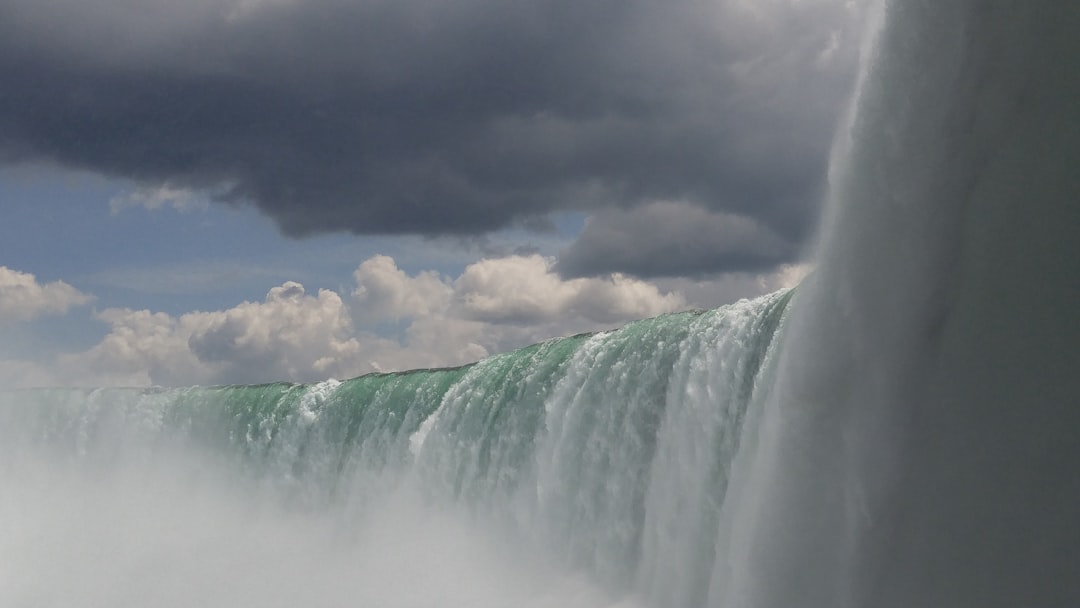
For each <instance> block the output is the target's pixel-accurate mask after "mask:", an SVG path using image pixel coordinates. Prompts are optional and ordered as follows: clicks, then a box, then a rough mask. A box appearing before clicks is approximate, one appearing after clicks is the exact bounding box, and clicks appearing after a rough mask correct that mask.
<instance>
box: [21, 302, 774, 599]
mask: <svg viewBox="0 0 1080 608" xmlns="http://www.w3.org/2000/svg"><path fill="white" fill-rule="evenodd" d="M791 296H792V292H780V293H777V294H773V295H770V296H765V297H763V298H759V299H757V300H754V301H744V302H740V303H738V304H735V305H732V306H728V307H724V308H721V309H718V310H713V311H706V312H689V313H681V314H674V315H666V316H663V317H658V318H655V319H649V320H645V321H641V322H637V323H632V324H630V325H628V326H626V327H624V328H622V329H620V330H617V331H613V332H604V333H599V334H594V335H582V336H576V337H571V338H565V339H558V340H552V341H549V342H545V343H543V344H538V345H535V346H532V347H529V348H526V349H522V350H520V351H516V352H512V353H508V354H505V355H498V356H495V357H491V358H489V359H486V360H483V361H480V362H478V363H476V364H474V365H472V366H468V367H464V368H458V369H447V370H423V371H416V372H409V373H401V374H383V375H371V376H365V377H361V378H357V379H353V380H349V381H346V382H336V381H328V382H324V383H320V384H317V385H310V386H301V385H292V384H272V385H263V386H233V387H217V388H189V389H156V390H149V391H147V390H135V389H102V390H95V391H79V390H39V391H19V392H12V393H5V394H0V460H2V461H3V462H4V463H5V464H4V465H3V466H0V473H2V479H0V481H2V482H3V485H4V486H6V487H8V488H11V489H13V491H15V492H17V493H18V494H19V495H14V494H8V495H7V496H6V497H4V498H0V515H4V516H6V517H7V518H8V520H9V521H15V522H18V523H15V524H13V529H12V531H11V534H9V535H8V536H7V537H6V540H5V536H3V535H0V553H4V554H9V555H10V554H13V553H14V552H15V551H16V550H18V548H19V547H22V548H23V550H25V547H24V545H25V543H27V542H29V541H28V540H27V538H26V535H25V534H23V533H21V532H18V531H17V530H15V528H22V527H24V525H26V524H27V523H29V524H30V527H31V528H33V527H34V526H38V527H41V528H51V525H50V524H49V523H48V521H47V520H45V521H42V520H39V519H38V518H37V517H35V516H34V514H33V511H34V510H35V509H39V508H40V507H41V504H39V503H40V502H44V503H49V504H52V503H55V502H57V501H61V502H64V501H73V502H75V503H80V504H81V503H83V502H85V500H86V496H87V495H89V496H97V498H96V499H94V500H92V501H91V502H93V503H94V506H93V507H92V508H91V511H92V513H91V514H89V515H92V517H89V516H88V514H86V513H83V512H82V507H79V508H75V509H74V510H73V511H68V510H64V509H61V513H60V514H59V515H60V518H61V519H64V520H68V521H69V525H70V526H71V527H72V528H76V529H78V530H79V535H77V536H85V535H86V534H87V533H89V534H90V539H88V540H85V542H81V543H80V542H74V541H72V540H71V539H70V538H69V539H66V540H62V539H54V540H55V542H56V543H57V545H58V546H63V545H64V544H67V543H71V544H74V545H75V546H85V547H86V550H87V551H92V550H96V549H93V547H95V546H99V545H103V546H104V547H106V548H105V549H103V550H102V555H103V556H109V557H108V558H109V560H110V561H112V560H118V561H120V562H122V563H123V562H125V560H126V561H127V562H130V565H129V566H127V567H126V568H127V569H128V570H130V571H135V572H138V571H139V570H140V569H141V568H142V567H143V566H141V565H140V564H142V562H144V561H145V560H146V558H144V557H141V556H143V555H144V554H147V553H149V554H151V555H154V556H156V557H155V559H156V560H158V562H159V563H162V564H165V565H166V566H167V567H169V568H170V569H172V568H175V569H176V570H175V571H177V572H188V571H190V570H191V564H190V562H188V561H185V559H183V558H182V557H183V556H180V557H178V556H176V555H174V549H175V545H176V540H175V539H172V540H169V539H170V538H171V537H170V536H169V535H168V534H166V535H164V536H157V533H156V532H154V531H153V530H151V531H147V530H146V529H145V528H146V527H150V528H151V529H153V528H155V527H156V526H158V525H160V526H163V527H165V528H170V529H173V528H172V525H171V524H170V523H169V522H176V523H175V526H176V527H175V528H174V530H176V531H180V530H185V529H186V528H187V527H189V526H194V527H195V528H197V530H196V531H194V532H187V531H185V532H178V533H180V534H181V535H185V534H193V535H194V536H195V537H197V538H201V537H203V536H205V537H213V536H214V534H220V535H222V536H225V537H228V536H231V535H232V534H233V532H232V528H238V529H240V530H244V531H246V532H244V534H251V535H260V534H262V535H265V534H267V533H266V531H265V530H263V529H262V528H259V529H258V530H257V531H252V530H249V529H248V526H247V525H241V526H236V520H237V519H239V520H243V515H242V513H243V512H245V511H247V510H251V511H252V513H253V517H255V518H256V519H257V520H259V518H263V519H262V521H264V522H273V523H272V525H271V524H270V523H268V524H267V526H268V527H270V528H273V529H274V530H275V531H274V532H272V533H269V536H266V538H271V539H272V538H275V537H276V536H277V535H281V534H282V530H285V529H291V528H297V529H301V530H309V531H310V529H311V528H312V527H314V528H316V529H318V528H319V527H320V526H321V527H323V528H325V529H331V530H333V535H334V536H335V537H336V538H337V540H336V541H335V542H334V543H331V546H330V547H326V546H324V545H323V544H318V543H317V544H316V546H315V547H314V548H313V547H311V546H310V543H308V541H299V540H297V539H294V538H292V536H291V535H290V534H288V533H285V540H284V541H282V540H280V539H278V540H275V541H274V543H273V544H272V545H271V546H268V547H265V548H263V544H262V543H261V542H260V543H254V542H252V541H251V540H250V538H247V537H246V536H244V537H242V538H240V539H239V540H237V541H236V543H230V546H233V545H236V546H234V547H233V549H232V550H240V551H241V552H243V549H242V548H243V547H244V546H245V544H247V545H248V546H249V547H260V552H263V551H267V550H268V551H271V552H273V551H276V550H277V549H276V548H275V547H276V546H277V545H278V544H279V543H284V544H285V546H299V547H300V549H299V550H300V551H301V553H300V554H299V555H298V556H297V558H298V559H301V560H311V559H314V560H316V562H319V561H322V560H325V559H327V557H326V556H327V555H337V554H339V553H340V555H341V557H342V559H346V560H353V561H354V562H355V563H356V566H357V567H362V566H364V565H365V564H367V563H368V562H370V561H372V560H375V561H378V560H379V559H381V558H388V557H392V556H395V555H400V556H401V557H400V559H401V560H403V561H405V562H408V563H415V564H417V565H418V566H419V565H423V569H422V571H417V572H415V573H414V575H413V577H412V580H414V581H416V583H417V584H420V585H421V586H423V585H425V584H427V581H429V580H431V579H432V577H434V578H435V580H439V579H438V576H437V575H435V574H433V573H431V572H427V571H426V570H427V569H436V570H441V569H442V568H443V567H444V566H443V565H442V564H441V559H440V560H439V562H440V563H435V564H432V563H430V560H431V556H433V555H439V554H440V552H445V545H446V543H447V542H449V543H450V544H451V545H452V546H454V547H455V549H454V551H453V553H455V554H457V553H461V554H462V555H463V556H467V555H479V557H476V558H475V559H473V561H472V563H471V565H470V566H469V568H468V570H467V571H463V572H459V574H458V575H457V580H459V581H460V584H461V587H460V588H457V587H455V589H454V593H451V594H449V595H447V594H446V593H445V592H443V595H441V596H439V597H435V596H434V595H432V596H430V597H429V596H421V597H422V598H423V599H422V600H419V603H415V601H414V600H415V599H416V596H415V595H408V594H405V595H402V592H401V590H399V589H388V588H385V582H384V581H383V580H382V578H383V577H379V580H373V579H371V578H370V577H369V578H365V576H364V574H363V573H359V572H356V573H354V574H355V576H359V577H361V578H362V579H364V580H365V581H366V583H365V585H364V587H365V589H366V593H368V594H369V596H368V597H371V596H370V594H371V593H372V590H373V589H382V591H380V592H378V593H377V594H376V596H375V598H376V599H377V603H378V605H382V606H412V605H425V606H426V605H440V606H442V605H462V606H488V605H490V606H497V605H507V604H508V603H509V604H514V605H537V606H547V605H558V606H581V607H582V608H586V607H590V608H591V607H598V606H605V605H611V604H613V603H615V602H624V605H626V606H630V605H631V604H640V605H648V606H672V607H675V606H687V607H691V606H700V605H702V602H703V601H704V600H705V597H706V594H707V591H708V585H709V578H710V576H711V572H712V568H713V562H714V559H715V555H716V553H717V550H716V543H717V542H718V540H719V536H718V531H719V513H720V509H721V506H722V504H723V502H724V497H725V495H726V488H727V478H728V471H729V468H730V463H731V460H732V458H733V457H734V454H735V453H736V452H737V450H738V448H739V441H740V436H741V430H742V428H743V426H744V421H745V419H746V417H747V413H748V411H749V410H751V409H752V408H753V407H754V404H755V403H756V402H757V401H759V399H758V395H759V394H760V389H761V387H762V386H766V385H767V384H768V380H767V378H768V375H769V372H768V361H769V360H770V359H769V358H770V354H771V353H772V352H773V351H774V349H775V344H774V335H775V334H776V332H777V331H778V328H779V327H780V324H781V321H782V318H783V314H784V311H785V309H786V307H787V303H788V301H789V299H790V298H791ZM41 480H50V481H48V482H42V481H41ZM43 484H44V485H45V486H47V487H42V486H43ZM48 488H52V489H51V490H50V489H48ZM100 488H111V490H110V491H109V492H106V493H105V495H101V490H100ZM144 489H145V490H146V493H144V491H143V490H144ZM43 492H44V493H43ZM189 495H190V496H189ZM25 496H29V497H34V496H37V497H38V499H39V501H38V502H34V500H33V499H31V500H29V502H28V501H27V500H26V499H24V498H23V497H25ZM161 496H165V497H167V500H165V501H164V502H165V504H161V502H162V501H161V500H160V497H161ZM224 497H229V498H227V499H225V498H224ZM113 501H118V502H117V503H115V504H114V502H113ZM189 502H191V503H193V504H189ZM132 504H134V505H138V507H137V508H136V509H135V510H136V511H138V512H139V516H138V517H135V518H134V521H135V522H136V523H133V521H132V520H131V519H129V518H131V517H132V515H133V513H132V512H131V508H130V507H129V506H128V505H132ZM199 504H202V505H203V506H204V507H206V506H207V505H208V508H209V512H208V513H202V514H200V515H198V518H197V519H198V522H196V523H193V522H190V521H187V518H189V517H190V516H191V515H190V514H191V513H200V511H199V509H200V507H199V506H198V505H199ZM53 507H55V505H53ZM147 510H151V511H157V512H158V513H159V515H158V516H153V515H149V514H147V513H146V511H147ZM113 513H124V514H125V515H124V516H120V515H116V516H113V515H112V514H113ZM267 513H269V514H270V515H267ZM144 518H145V519H144ZM222 518H224V520H222ZM20 519H21V520H22V521H21V522H20V521H19V520H20ZM72 519H74V520H75V521H71V520H72ZM80 521H81V522H82V523H78V522H80ZM140 521H141V523H137V522H140ZM431 522H440V523H439V525H438V528H437V530H430V526H431ZM81 526H85V527H81ZM139 526H142V528H140V527H139ZM223 526H230V528H229V530H228V531H225V530H223V529H222V527H223ZM387 529H394V530H398V531H399V532H397V533H396V534H394V535H392V537H390V538H387V537H385V536H384V535H380V532H379V530H382V531H383V532H385V530H387ZM110 530H111V532H110ZM129 531H130V532H129ZM448 531H450V532H448ZM129 533H130V534H131V535H132V536H128V534H129ZM448 533H449V534H450V535H451V537H452V538H450V539H449V541H448V540H447V538H446V536H447V534H448ZM113 534H119V535H120V536H121V537H128V538H131V539H136V540H137V543H136V546H135V547H134V548H130V547H127V545H126V544H125V543H123V542H119V543H117V542H115V541H108V542H106V541H103V540H102V538H105V539H108V538H110V536H111V535H113ZM325 534H327V532H325V531H323V532H316V533H315V537H316V538H318V537H320V535H325ZM43 535H44V536H45V537H48V536H49V534H48V533H43ZM373 537H374V538H377V539H378V542H381V543H386V544H387V545H388V546H384V547H380V546H374V545H372V544H371V541H370V539H371V538H373ZM13 538H14V539H21V540H19V542H18V543H15V544H14V545H13V544H12V542H13V541H12V540H11V539H13ZM159 541H161V542H164V543H165V545H164V546H161V545H159V544H158V542H159ZM321 542H322V541H320V543H321ZM19 543H23V544H19ZM110 543H112V544H113V545H116V546H115V547H114V548H113V549H112V550H110V549H108V546H109V544H110ZM338 543H340V544H338ZM144 544H146V545H148V546H144ZM180 544H181V546H183V543H180ZM210 544H212V545H215V544H214V543H210ZM214 550H215V551H221V549H220V547H217V546H216V545H215V546H214ZM184 551H186V552H187V553H188V554H189V555H188V558H189V559H190V554H194V553H197V549H192V548H190V547H188V548H184ZM304 551H308V552H312V553H314V555H305V554H304V553H303V552H304ZM356 551H359V553H358V554H357V553H355V552H356ZM402 552H404V553H402ZM65 554H66V550H65ZM380 556H381V557H380ZM234 559H235V556H234ZM244 559H245V560H248V561H253V562H254V563H255V564H257V565H256V566H255V567H254V569H261V568H263V567H265V568H266V569H267V570H269V571H273V570H274V568H275V567H276V566H275V565H274V564H266V565H261V564H262V562H261V560H260V559H254V560H252V558H251V557H244ZM442 559H445V556H444V558H442ZM450 559H455V558H454V557H450ZM462 559H465V563H468V562H469V560H468V559H466V558H464V557H463V558H462ZM42 560H43V561H44V562H46V563H44V564H41V565H43V566H46V567H49V566H51V567H56V566H57V564H61V565H63V568H62V569H64V568H66V569H67V570H68V571H69V572H70V574H69V575H68V577H66V578H67V580H74V581H79V580H81V579H82V578H83V577H85V576H86V574H85V573H86V572H95V571H96V570H97V569H96V567H95V566H93V565H92V564H81V565H80V564H79V563H74V564H72V563H70V561H69V560H65V559H64V558H62V557H60V556H51V557H43V558H42ZM151 561H153V560H151ZM507 564H515V565H514V566H512V567H511V566H508V565H507ZM342 568H344V566H342V565H340V564H339V563H338V562H337V561H335V562H334V566H333V568H330V571H334V572H337V571H339V570H341V569H342ZM325 572H327V567H326V566H322V567H320V568H319V569H318V573H316V574H312V576H316V577H322V576H324V573H325ZM539 572H549V573H551V574H547V575H544V576H546V577H548V579H547V580H546V582H543V583H540V582H537V581H538V579H537V577H538V576H539V575H538V574H537V573H539ZM105 574H109V573H105ZM196 575H198V576H202V577H205V576H206V575H205V574H204V573H201V572H199V571H198V569H197V568H196V569H195V570H194V574H186V575H185V576H189V577H190V576H196ZM111 576H112V577H113V580H109V579H108V577H107V576H105V575H104V574H103V575H102V578H97V577H94V576H90V577H89V578H90V580H91V582H90V583H85V582H84V583H82V584H81V586H79V585H76V586H75V587H74V588H70V589H69V588H67V587H65V586H64V585H60V586H59V587H58V589H61V590H63V589H67V592H66V593H67V594H66V595H56V593H58V591H56V589H57V588H54V587H52V586H51V584H52V583H53V581H52V579H51V577H50V580H49V581H48V582H49V584H48V585H47V584H46V582H45V581H42V580H38V578H35V577H34V576H30V577H27V578H26V579H22V580H8V581H0V603H5V602H4V600H12V599H19V598H27V597H30V598H36V599H34V602H37V603H39V604H43V605H50V604H49V601H48V600H50V599H51V600H56V601H55V602H54V603H53V604H52V605H59V604H62V603H63V602H62V601H60V600H61V599H63V598H70V597H73V596H77V595H79V594H89V595H87V596H86V597H89V598H90V600H88V603H87V602H85V601H84V602H83V605H106V604H109V602H111V601H113V599H112V598H114V596H113V595H108V594H106V595H105V596H101V595H98V596H95V595H94V590H95V589H98V588H99V587H100V588H104V589H105V590H109V591H110V592H112V591H113V590H115V589H125V588H127V586H129V585H131V584H132V583H131V582H130V581H129V580H125V579H124V577H123V576H117V575H116V574H115V573H111ZM129 576H130V575H129ZM492 577H495V579H497V580H495V581H493V580H491V578H492ZM541 578H543V577H541ZM560 581H561V582H560ZM568 581H569V582H568ZM237 584H238V585H242V584H244V581H239V582H238V583H237ZM493 586H494V590H493ZM88 587H89V588H90V589H89V590H88ZM345 587H348V588H349V593H348V594H345V593H343V594H342V595H341V596H340V597H338V596H336V595H333V594H331V595H329V596H327V597H331V598H332V600H330V603H331V605H337V604H341V605H353V604H352V603H349V602H351V601H353V600H354V599H355V597H356V596H355V594H356V593H359V592H358V591H356V589H353V588H352V587H355V585H351V586H350V585H346V586H345ZM504 587H506V588H504ZM543 587H552V588H554V589H558V591H555V592H552V591H551V589H546V590H545V589H543ZM196 588H197V587H196ZM331 588H332V586H331ZM98 590H99V591H100V589H98ZM147 593H150V594H151V595H153V592H147ZM217 593H222V592H221V591H218V592H217ZM478 593H479V594H480V595H479V596H478V595H477V594H478ZM455 594H456V595H455ZM520 594H524V596H522V595H520ZM155 597H156V598H157V599H156V602H157V603H155V604H153V605H159V604H161V602H162V601H164V600H162V599H161V597H160V596H155ZM178 597H179V598H181V599H183V600H185V601H192V598H191V596H190V594H180V595H179V596H178ZM221 597H234V593H232V592H230V593H227V594H225V595H223V596H221ZM252 597H258V598H259V601H261V602H269V603H270V604H269V605H275V602H276V601H277V600H276V599H275V598H274V597H267V596H265V595H260V594H256V595H255V596H252ZM42 598H45V600H44V601H43V600H42ZM57 598H59V599H57ZM349 598H352V599H349ZM409 598H412V599H409ZM485 598H488V599H485ZM538 598H539V599H538ZM215 601H216V600H215ZM410 601H413V602H414V603H409V602H410ZM530 602H532V603H531V604H530ZM32 603H33V602H32ZM119 605H134V604H124V603H123V602H121V603H120V604H119ZM215 605H226V604H224V603H218V604H215ZM228 605H235V604H228ZM244 605H246V604H244ZM262 605H266V604H265V603H264V604H262Z"/></svg>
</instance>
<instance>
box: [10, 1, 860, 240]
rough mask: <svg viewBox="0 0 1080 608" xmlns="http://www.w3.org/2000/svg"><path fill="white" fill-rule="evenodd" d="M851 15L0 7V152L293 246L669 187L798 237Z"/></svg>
mask: <svg viewBox="0 0 1080 608" xmlns="http://www.w3.org/2000/svg"><path fill="white" fill-rule="evenodd" d="M848 4H849V3H847V2H843V1H842V0H813V1H803V2H798V1H796V0H762V1H760V2H754V3H745V2H737V1H735V0H717V1H716V2H698V1H696V0H670V1H668V2H664V3H659V2H648V1H645V0H619V1H617V2H616V1H612V0H544V1H542V2H535V1H517V0H510V1H507V0H464V1H462V2H452V3H449V2H436V1H434V0H394V1H389V0H355V1H346V0H306V1H304V2H289V1H283V0H275V1H267V0H264V1H263V2H254V1H252V0H243V1H241V0H236V1H228V0H219V1H210V0H205V1H199V2H165V1H164V0H152V1H148V2H138V3H132V2H129V1H127V0H104V1H102V2H94V3H87V2H81V1H76V0H58V1H55V2H39V1H38V0H0V82H3V83H4V86H3V88H2V90H0V162H4V163H14V162H20V161H40V160H46V161H51V162H58V163H61V164H63V165H67V166H72V167H80V168H85V169H90V170H93V171H96V172H99V173H103V174H106V175H111V176H120V177H126V178H133V179H135V180H138V181H140V182H142V183H144V184H147V185H148V186H150V187H156V186H161V185H164V184H168V185H170V187H174V188H197V189H206V190H207V191H209V192H212V193H213V194H214V196H215V197H216V199H217V200H219V201H222V202H226V203H232V204H241V203H246V204H254V205H256V206H258V208H259V209H261V210H262V211H263V212H265V213H266V214H268V215H269V216H271V217H273V218H274V219H275V220H276V221H277V222H278V224H279V225H280V227H281V228H282V230H283V231H284V232H285V233H287V234H290V235H304V234H309V233H313V232H319V231H336V230H341V231H351V232H355V233H421V234H480V233H483V232H486V231H490V230H493V229H496V228H499V227H502V226H506V225H509V224H512V223H514V222H522V223H524V224H528V223H529V222H536V221H538V220H542V218H543V216H544V215H545V214H547V213H550V212H552V211H556V210H585V211H597V210H601V209H607V208H612V207H623V208H629V207H633V206H636V205H640V204H644V203H648V202H652V201H656V200H682V201H688V202H690V203H692V204H694V205H697V206H698V207H701V208H703V209H709V210H712V211H726V212H730V213H736V214H740V215H745V216H747V217H750V218H752V219H753V220H754V221H755V222H758V223H760V224H761V225H762V226H765V227H767V228H768V229H769V230H771V231H773V232H775V233H776V234H778V235H779V236H780V237H781V238H783V239H785V240H787V241H790V242H799V241H801V240H802V239H803V238H805V236H806V234H807V233H808V225H809V221H810V218H812V217H815V215H816V206H817V199H818V197H819V193H820V189H821V187H822V182H823V179H824V168H825V163H826V157H827V150H828V147H829V142H830V137H831V133H832V129H833V125H834V123H835V119H836V117H837V115H838V112H839V110H840V107H841V105H842V101H843V100H844V99H845V98H846V96H847V92H848V91H849V89H850V84H851V75H852V70H853V66H854V54H855V53H854V48H855V46H856V44H855V39H854V38H855V35H854V32H855V30H856V29H857V28H856V27H855V23H856V22H857V21H858V19H857V18H856V13H858V12H859V9H858V8H852V7H851V6H848ZM605 217H607V216H605Z"/></svg>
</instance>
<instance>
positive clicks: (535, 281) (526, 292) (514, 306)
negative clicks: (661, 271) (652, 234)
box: [454, 255, 686, 324]
mask: <svg viewBox="0 0 1080 608" xmlns="http://www.w3.org/2000/svg"><path fill="white" fill-rule="evenodd" d="M553 267H554V261H553V260H552V259H550V258H545V257H542V256H539V255H530V256H511V257H505V258H497V259H488V260H480V261H479V262H476V263H474V264H470V265H469V266H468V267H466V268H465V271H464V272H463V273H462V274H461V276H460V277H458V279H457V280H456V281H454V296H455V299H456V300H457V302H458V303H459V304H460V306H461V307H462V308H463V310H464V311H465V313H466V315H467V316H468V317H469V318H473V319H478V320H483V321H489V322H509V323H519V324H521V323H538V322H549V321H553V320H556V319H559V318H567V317H571V318H572V317H582V318H584V319H587V320H589V321H595V322H598V323H612V322H617V321H627V320H630V319H634V318H641V317H649V316H654V315H657V314H660V313H664V312H670V311H673V310H677V309H679V308H682V307H684V306H685V305H686V302H685V301H684V300H683V299H682V296H680V295H679V294H674V293H672V294H663V293H661V292H660V290H659V289H657V287H656V286H655V285H653V284H651V283H646V282H644V281H640V280H637V279H632V278H628V277H624V276H622V275H619V274H613V275H610V276H609V277H606V278H587V279H570V280H565V279H562V278H561V277H559V275H558V274H557V273H556V272H555V271H554V270H553Z"/></svg>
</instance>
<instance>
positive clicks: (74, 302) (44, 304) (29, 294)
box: [0, 266, 94, 324]
mask: <svg viewBox="0 0 1080 608" xmlns="http://www.w3.org/2000/svg"><path fill="white" fill-rule="evenodd" d="M93 299H94V298H93V296H91V295H89V294H85V293H83V292H81V291H79V290H78V289H75V288H74V287H72V286H71V285H68V284H67V283H65V282H63V281H53V282H51V283H39V282H38V280H37V277H36V276H34V275H33V274H30V273H28V272H20V271H18V270H13V269H11V268H8V267H7V266H0V324H4V323H15V322H19V321H32V320H34V319H37V318H38V317H43V316H47V315H61V314H64V313H66V312H67V311H68V310H69V309H71V308H74V307H76V306H82V305H84V304H88V303H89V302H91V301H92V300H93Z"/></svg>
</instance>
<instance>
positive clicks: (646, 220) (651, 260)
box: [557, 202, 797, 277]
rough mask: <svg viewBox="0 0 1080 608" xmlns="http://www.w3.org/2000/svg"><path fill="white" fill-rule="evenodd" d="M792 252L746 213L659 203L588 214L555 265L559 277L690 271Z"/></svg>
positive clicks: (748, 264)
mask: <svg viewBox="0 0 1080 608" xmlns="http://www.w3.org/2000/svg"><path fill="white" fill-rule="evenodd" d="M796 254H797V247H796V246H795V245H794V244H793V243H791V242H790V241H788V240H785V239H784V238H783V237H781V236H780V235H778V234H777V233H776V232H774V231H772V230H770V229H769V228H767V227H765V226H763V225H762V224H760V223H759V222H758V221H755V220H754V219H752V218H750V217H747V216H743V215H734V214H731V213H725V212H710V211H708V210H706V209H702V208H700V207H695V206H692V205H688V204H686V203H675V202H659V203H650V204H647V205H643V206H641V207H637V208H634V209H630V210H621V209H613V210H607V211H602V212H600V213H598V214H597V215H595V216H593V217H592V218H590V219H589V222H588V223H587V224H586V225H585V230H584V231H583V232H582V233H581V236H580V237H578V239H577V240H576V241H574V243H572V244H571V245H570V246H569V247H568V248H566V249H565V250H564V251H563V252H562V253H561V254H560V255H559V264H558V267H557V269H558V271H559V273H560V274H562V275H565V276H591V275H599V274H604V273H609V272H615V271H624V272H630V273H632V274H635V275H637V276H643V277H658V276H674V275H686V276H695V275H706V274H713V273H721V272H732V271H740V270H762V269H765V268H772V267H774V266H776V265H778V264H780V263H782V262H785V261H788V260H790V259H792V258H794V257H795V256H796Z"/></svg>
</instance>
